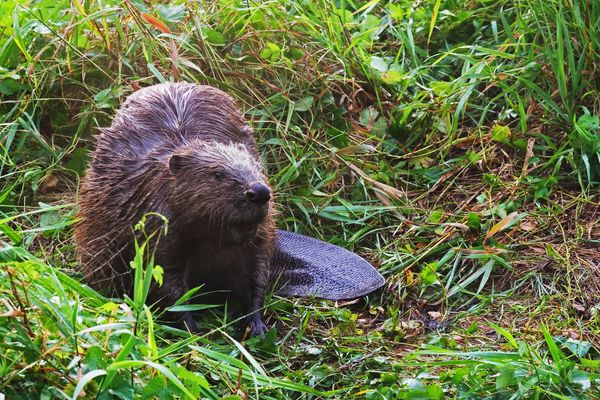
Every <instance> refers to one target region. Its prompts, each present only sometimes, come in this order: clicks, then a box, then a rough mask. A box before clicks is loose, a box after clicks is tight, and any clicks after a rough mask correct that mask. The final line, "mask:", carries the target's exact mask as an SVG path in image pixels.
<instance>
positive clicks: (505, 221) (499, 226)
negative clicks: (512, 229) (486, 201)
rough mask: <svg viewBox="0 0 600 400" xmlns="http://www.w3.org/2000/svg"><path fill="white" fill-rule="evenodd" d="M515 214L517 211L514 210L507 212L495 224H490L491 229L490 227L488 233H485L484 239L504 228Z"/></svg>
mask: <svg viewBox="0 0 600 400" xmlns="http://www.w3.org/2000/svg"><path fill="white" fill-rule="evenodd" d="M517 215H519V213H518V212H516V211H515V212H512V213H510V214H508V215H507V216H506V217H504V218H502V220H501V221H500V222H498V223H497V224H496V225H494V226H492V229H490V230H489V231H488V233H486V234H485V240H488V239H489V238H491V237H492V236H494V235H495V234H496V233H498V232H500V231H501V230H502V229H504V228H506V226H507V225H508V224H510V223H511V222H512V221H513V220H514V219H515V218H516V217H517Z"/></svg>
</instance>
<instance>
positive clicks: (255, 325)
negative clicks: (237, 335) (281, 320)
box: [246, 317, 269, 337]
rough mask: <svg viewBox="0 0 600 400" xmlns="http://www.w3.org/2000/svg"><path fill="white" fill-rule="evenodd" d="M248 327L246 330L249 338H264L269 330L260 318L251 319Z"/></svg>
mask: <svg viewBox="0 0 600 400" xmlns="http://www.w3.org/2000/svg"><path fill="white" fill-rule="evenodd" d="M247 326H248V327H247V328H246V332H247V334H248V336H249V337H256V336H261V337H262V336H264V335H265V333H267V331H268V330H269V328H268V327H267V325H266V324H265V323H264V321H263V320H262V318H260V317H253V318H251V319H249V320H248V325H247Z"/></svg>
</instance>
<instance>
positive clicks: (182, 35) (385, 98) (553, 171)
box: [0, 0, 600, 399]
mask: <svg viewBox="0 0 600 400" xmlns="http://www.w3.org/2000/svg"><path fill="white" fill-rule="evenodd" d="M599 26H600V4H599V3H598V2H596V1H585V0H565V1H560V0H551V1H536V0H523V1H509V0H492V1H490V0H472V1H471V0H469V1H452V0H446V1H444V0H432V1H404V0H399V1H388V2H386V1H376V0H373V1H368V2H367V1H344V0H340V1H335V2H331V1H324V0H320V1H319V0H315V1H302V0H291V1H276V0H272V1H264V2H254V1H236V0H224V1H202V2H196V1H171V2H169V1H157V2H153V1H141V0H125V1H122V0H102V1H101V0H94V1H90V0H86V1H84V0H41V1H33V0H19V1H12V0H8V1H3V2H1V3H0V277H1V279H0V348H1V349H2V353H1V355H0V394H4V395H6V396H7V398H10V399H19V398H23V399H30V398H38V397H39V398H44V399H49V398H77V397H79V396H81V397H84V398H102V399H104V398H120V399H129V398H134V397H135V398H172V397H175V398H184V397H187V398H200V397H201V398H211V399H213V398H215V399H216V398H229V399H238V398H239V399H245V398H259V397H260V398H281V399H286V398H354V397H356V398H367V399H402V398H411V399H415V398H426V399H441V398H465V399H466V398H469V399H471V398H490V399H491V398H513V399H517V398H523V399H530V398H543V399H545V398H596V397H600V392H599V389H598V386H599V385H598V384H599V383H600V381H599V379H600V377H599V373H598V370H599V368H600V355H599V349H600V333H599V328H600V315H599V313H600V311H599V310H600V297H599V295H598V293H600V256H599V253H600V252H599V250H600V248H599V247H600V245H599V240H600V224H599V215H600V213H599V211H598V210H599V209H600V208H599V205H600V196H599V193H598V183H599V182H600V96H599V95H598V87H599V83H600V74H599V70H598V65H600V64H599V63H598V60H599V57H598V56H599V52H600V34H599ZM164 81H189V82H198V83H202V84H210V85H214V86H217V87H219V88H221V89H223V90H225V91H227V92H228V93H230V94H231V95H232V96H234V97H235V98H236V99H237V100H238V103H239V105H240V107H241V108H242V109H243V110H244V111H245V114H246V117H247V119H248V120H249V123H250V124H251V125H252V126H253V127H254V128H255V130H256V133H257V136H258V139H259V143H260V147H261V151H262V154H263V155H264V160H265V163H266V165H267V168H268V170H269V174H270V179H271V183H272V184H273V186H274V187H275V189H276V192H277V196H278V201H279V203H280V211H281V214H280V217H279V221H278V224H279V226H280V227H281V228H284V229H288V230H293V231H297V232H300V233H304V234H307V235H311V236H314V237H317V238H320V239H323V240H327V241H330V242H332V243H336V244H338V245H341V246H344V247H347V248H349V249H353V250H354V251H356V252H357V253H359V254H361V255H363V256H364V257H366V258H368V259H369V260H370V261H371V262H372V263H373V264H374V265H376V266H377V267H378V268H379V270H380V271H381V272H382V273H383V274H384V275H385V276H386V279H387V281H388V285H387V287H386V289H385V290H383V291H381V292H378V293H375V294H373V295H372V296H369V297H367V298H365V299H361V300H360V301H357V302H351V303H349V304H332V303H330V302H324V301H318V300H307V299H304V300H299V299H280V298H277V297H275V296H273V297H272V298H271V299H270V301H269V305H268V307H267V310H266V314H267V316H268V317H269V318H270V323H271V324H272V325H275V328H274V329H273V330H272V331H271V332H270V333H269V335H267V337H266V338H265V339H264V340H262V341H260V340H251V341H248V342H245V343H244V346H245V347H244V346H243V345H241V344H240V343H238V342H237V341H236V339H239V334H238V333H237V332H236V331H235V329H234V326H235V323H234V321H231V320H228V317H227V314H226V313H225V312H223V311H222V310H221V309H220V308H212V307H206V308H207V311H206V317H205V320H203V324H204V325H203V326H206V333H205V334H204V335H202V336H191V337H190V336H188V335H187V334H185V333H184V332H180V331H177V330H175V329H172V328H169V327H165V326H162V325H160V324H155V323H154V319H155V318H156V316H155V315H153V311H152V310H150V309H148V308H147V307H145V306H144V305H143V302H140V301H139V298H138V299H130V300H126V301H123V300H122V299H112V301H111V300H110V299H106V298H104V297H102V296H101V295H99V294H97V293H95V292H93V291H92V290H90V289H89V288H87V287H86V286H84V285H82V283H81V281H80V279H79V277H78V276H77V275H76V274H75V273H74V272H73V270H74V269H75V267H76V265H77V260H76V257H75V254H74V244H73V240H72V224H73V222H74V215H75V211H76V206H75V202H76V192H77V187H78V182H79V179H80V177H81V176H82V174H83V173H84V170H85V166H86V162H87V154H88V152H89V150H90V148H91V146H92V145H93V137H94V134H95V133H96V132H97V128H99V127H103V126H107V125H108V124H109V123H110V119H111V116H112V115H113V113H114V109H115V108H116V107H118V105H119V104H120V103H121V102H122V101H123V100H124V99H125V97H126V96H127V95H128V94H130V93H131V92H132V91H133V90H135V89H137V88H139V87H143V86H148V85H151V84H155V83H158V82H164ZM138 253H139V254H138V258H137V259H136V264H135V265H137V267H138V268H140V269H143V267H144V263H143V260H142V256H143V253H144V250H143V249H140V251H139V252H138ZM139 284H140V286H139V288H140V290H142V289H143V282H141V281H140V282H139Z"/></svg>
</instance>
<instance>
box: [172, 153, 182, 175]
mask: <svg viewBox="0 0 600 400" xmlns="http://www.w3.org/2000/svg"><path fill="white" fill-rule="evenodd" d="M185 164H186V157H185V156H183V155H181V154H173V155H171V157H170V158H169V169H170V170H171V173H172V174H177V173H178V172H179V171H181V169H182V168H183V167H184V165H185Z"/></svg>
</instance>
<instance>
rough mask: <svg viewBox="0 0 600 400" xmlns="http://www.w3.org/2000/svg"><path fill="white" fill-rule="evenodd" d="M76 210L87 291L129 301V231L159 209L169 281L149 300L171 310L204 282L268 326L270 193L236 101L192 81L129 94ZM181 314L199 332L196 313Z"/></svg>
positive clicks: (252, 320) (162, 259) (104, 133)
mask: <svg viewBox="0 0 600 400" xmlns="http://www.w3.org/2000/svg"><path fill="white" fill-rule="evenodd" d="M78 203H79V211H78V223H77V224H76V227H75V239H76V244H77V251H78V254H79V258H80V269H81V271H82V273H83V276H84V279H85V281H86V282H87V283H88V284H89V285H90V286H92V287H94V288H95V289H98V290H101V291H104V292H106V293H108V294H109V295H122V294H127V295H130V296H131V295H132V290H133V282H132V281H133V269H132V268H131V267H130V265H129V263H130V260H132V259H133V257H134V255H135V247H134V231H133V227H134V226H135V225H136V223H137V222H138V221H139V220H140V219H141V218H142V217H143V216H144V215H146V214H147V213H157V214H160V215H162V216H164V217H166V218H167V219H168V221H169V223H168V234H167V235H166V236H165V237H163V238H160V240H158V241H157V242H156V243H155V245H156V247H155V263H156V264H157V265H160V266H161V267H162V268H163V270H164V275H163V283H162V285H158V284H156V283H153V286H152V287H151V290H150V293H149V297H148V303H152V304H157V305H159V306H160V307H167V306H169V305H172V304H173V303H175V302H176V301H177V300H179V299H180V298H181V296H182V295H184V294H185V293H186V292H188V291H189V290H190V289H191V288H193V287H196V286H200V285H202V290H203V291H215V290H226V291H229V293H231V295H233V296H235V297H236V298H237V300H238V301H239V303H240V305H241V306H242V311H243V312H244V314H245V315H247V319H246V321H247V323H248V326H249V327H250V335H252V336H257V335H262V334H264V333H265V332H266V331H267V327H266V325H265V323H264V321H263V318H262V310H261V309H262V307H263V302H264V296H265V291H266V288H267V284H268V280H269V271H270V257H271V253H272V250H273V245H274V240H275V224H274V222H273V216H274V212H275V211H274V210H275V203H274V196H273V192H272V189H271V187H270V186H269V183H268V180H267V177H266V175H265V172H264V168H263V166H262V163H261V158H260V155H259V153H258V148H257V143H256V139H255V137H254V133H253V131H252V129H251V128H250V127H249V126H248V124H247V123H246V122H245V121H244V119H243V117H242V115H241V113H240V111H239V110H238V109H237V107H236V106H235V103H234V101H233V99H232V98H231V97H230V96H229V95H227V94H226V93H224V92H223V91H221V90H219V89H216V88H214V87H210V86H203V85H197V84H191V83H163V84H159V85H154V86H150V87H147V88H144V89H141V90H139V91H137V92H135V93H133V94H131V95H130V96H129V97H128V98H127V99H126V101H125V102H124V103H123V105H122V106H121V108H120V109H119V110H118V111H117V113H116V116H115V117H114V119H113V121H112V124H111V126H110V127H109V128H104V129H101V131H100V133H99V134H98V135H97V139H96V145H95V150H94V151H93V153H92V157H91V162H90V164H89V166H88V170H87V172H86V174H85V177H84V179H83V181H82V184H81V189H80V193H79V199H78ZM173 314H175V313H173ZM176 314H178V315H179V318H178V319H177V322H178V323H179V324H181V325H187V327H188V328H189V329H190V330H191V331H197V326H196V324H195V322H194V320H193V318H192V315H191V313H190V312H184V313H176Z"/></svg>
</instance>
